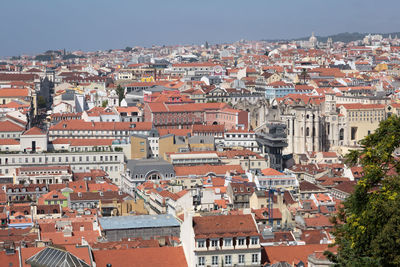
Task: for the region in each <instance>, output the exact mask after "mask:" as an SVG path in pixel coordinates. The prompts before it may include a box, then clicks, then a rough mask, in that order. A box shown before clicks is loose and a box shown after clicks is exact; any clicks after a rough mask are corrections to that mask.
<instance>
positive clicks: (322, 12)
mask: <svg viewBox="0 0 400 267" xmlns="http://www.w3.org/2000/svg"><path fill="white" fill-rule="evenodd" d="M1 2H2V3H1V5H0V14H1V16H0V18H1V22H0V36H1V37H0V57H2V56H11V55H20V54H22V53H27V54H35V53H40V52H43V51H46V50H48V49H62V48H66V49H67V50H69V51H70V50H77V49H82V50H84V51H89V50H98V49H110V48H124V47H126V46H135V45H141V46H151V45H152V44H191V43H204V42H205V41H206V40H207V41H208V42H209V43H216V42H230V41H237V40H240V39H242V38H243V39H249V40H260V39H274V38H296V37H303V36H309V35H310V33H311V32H312V31H314V32H315V33H316V35H321V36H324V35H329V34H334V33H340V32H354V31H358V32H395V31H400V17H399V15H398V12H399V9H400V1H399V0H197V1H194V0H169V1H168V0H153V1H150V0H148V1H140V0H108V1H105V0H12V1H3V0H2V1H1Z"/></svg>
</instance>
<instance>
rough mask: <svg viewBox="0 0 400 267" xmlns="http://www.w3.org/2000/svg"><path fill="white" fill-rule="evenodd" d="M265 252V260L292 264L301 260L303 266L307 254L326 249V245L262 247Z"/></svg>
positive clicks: (306, 263)
mask: <svg viewBox="0 0 400 267" xmlns="http://www.w3.org/2000/svg"><path fill="white" fill-rule="evenodd" d="M263 249H264V250H265V253H266V257H267V259H266V262H267V263H270V264H274V263H277V262H281V261H286V262H287V263H289V264H291V265H293V266H294V264H298V263H299V262H300V261H302V262H303V263H304V264H305V266H307V265H308V256H309V255H311V254H312V253H314V252H315V251H321V250H327V249H328V245H327V244H326V245H325V244H323V245H320V244H318V245H314V244H312V245H304V246H268V247H264V248H263Z"/></svg>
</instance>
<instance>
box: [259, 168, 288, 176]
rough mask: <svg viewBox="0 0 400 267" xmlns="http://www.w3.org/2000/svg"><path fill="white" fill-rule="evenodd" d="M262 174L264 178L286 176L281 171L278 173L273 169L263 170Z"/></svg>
mask: <svg viewBox="0 0 400 267" xmlns="http://www.w3.org/2000/svg"><path fill="white" fill-rule="evenodd" d="M261 173H262V174H263V175H264V176H276V175H279V176H281V175H285V174H284V173H281V172H280V171H277V170H275V169H272V168H266V169H263V170H261Z"/></svg>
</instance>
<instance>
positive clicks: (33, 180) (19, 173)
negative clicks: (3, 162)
mask: <svg viewBox="0 0 400 267" xmlns="http://www.w3.org/2000/svg"><path fill="white" fill-rule="evenodd" d="M14 177H15V178H14V179H15V180H14V181H15V183H18V184H58V183H67V182H70V181H72V171H71V169H70V167H69V166H57V165H56V166H34V167H20V168H16V169H15V176H14Z"/></svg>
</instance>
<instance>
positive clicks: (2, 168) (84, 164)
mask: <svg viewBox="0 0 400 267" xmlns="http://www.w3.org/2000/svg"><path fill="white" fill-rule="evenodd" d="M124 158H125V156H124V153H123V152H68V153H57V152H55V153H31V154H28V153H13V154H11V153H10V154H0V175H1V174H2V175H1V176H0V177H1V178H0V180H7V181H8V180H9V179H10V178H11V180H12V178H13V175H14V174H15V173H16V169H17V168H21V167H31V166H38V167H39V166H49V167H50V166H70V168H71V170H72V171H73V172H89V171H90V170H92V169H101V170H104V171H106V172H108V173H109V175H110V178H111V180H112V181H113V182H114V183H116V184H117V185H120V182H121V181H120V178H119V177H120V172H121V171H123V170H124Z"/></svg>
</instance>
